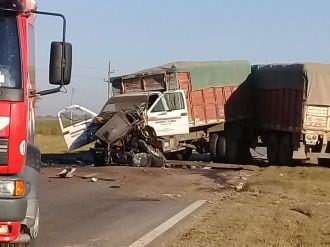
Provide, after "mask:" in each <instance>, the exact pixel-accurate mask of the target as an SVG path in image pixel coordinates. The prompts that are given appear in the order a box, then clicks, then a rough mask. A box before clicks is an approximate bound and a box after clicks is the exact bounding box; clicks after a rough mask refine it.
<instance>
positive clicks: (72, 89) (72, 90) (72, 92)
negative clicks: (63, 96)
mask: <svg viewBox="0 0 330 247" xmlns="http://www.w3.org/2000/svg"><path fill="white" fill-rule="evenodd" d="M74 90H75V88H74V87H73V88H71V99H70V105H72V104H73V95H74Z"/></svg>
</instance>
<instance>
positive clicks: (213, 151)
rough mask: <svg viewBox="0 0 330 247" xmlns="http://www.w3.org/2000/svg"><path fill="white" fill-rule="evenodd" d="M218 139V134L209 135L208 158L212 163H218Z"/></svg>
mask: <svg viewBox="0 0 330 247" xmlns="http://www.w3.org/2000/svg"><path fill="white" fill-rule="evenodd" d="M218 139H219V134H218V133H211V136H210V142H209V145H210V156H211V159H212V161H213V162H218V156H217V143H218Z"/></svg>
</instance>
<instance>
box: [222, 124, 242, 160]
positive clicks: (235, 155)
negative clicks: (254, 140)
mask: <svg viewBox="0 0 330 247" xmlns="http://www.w3.org/2000/svg"><path fill="white" fill-rule="evenodd" d="M225 134H226V160H227V161H228V162H229V163H239V161H240V151H241V150H242V148H241V147H242V133H241V129H240V128H239V127H236V126H232V127H230V128H228V129H227V130H226V132H225Z"/></svg>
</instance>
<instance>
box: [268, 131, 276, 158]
mask: <svg viewBox="0 0 330 247" xmlns="http://www.w3.org/2000/svg"><path fill="white" fill-rule="evenodd" d="M278 154H279V136H278V134H276V133H273V134H271V135H270V137H269V139H268V143H267V159H268V163H269V164H278V162H279V155H278Z"/></svg>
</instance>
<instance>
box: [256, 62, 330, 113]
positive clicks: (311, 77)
mask: <svg viewBox="0 0 330 247" xmlns="http://www.w3.org/2000/svg"><path fill="white" fill-rule="evenodd" d="M252 71H253V78H254V80H253V83H254V85H255V88H256V89H283V88H288V89H295V90H303V91H304V92H305V94H304V95H305V98H306V100H307V104H309V105H327V106H330V94H329V92H330V64H319V63H302V64H277V65H276V64H275V65H257V66H253V69H252Z"/></svg>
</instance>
